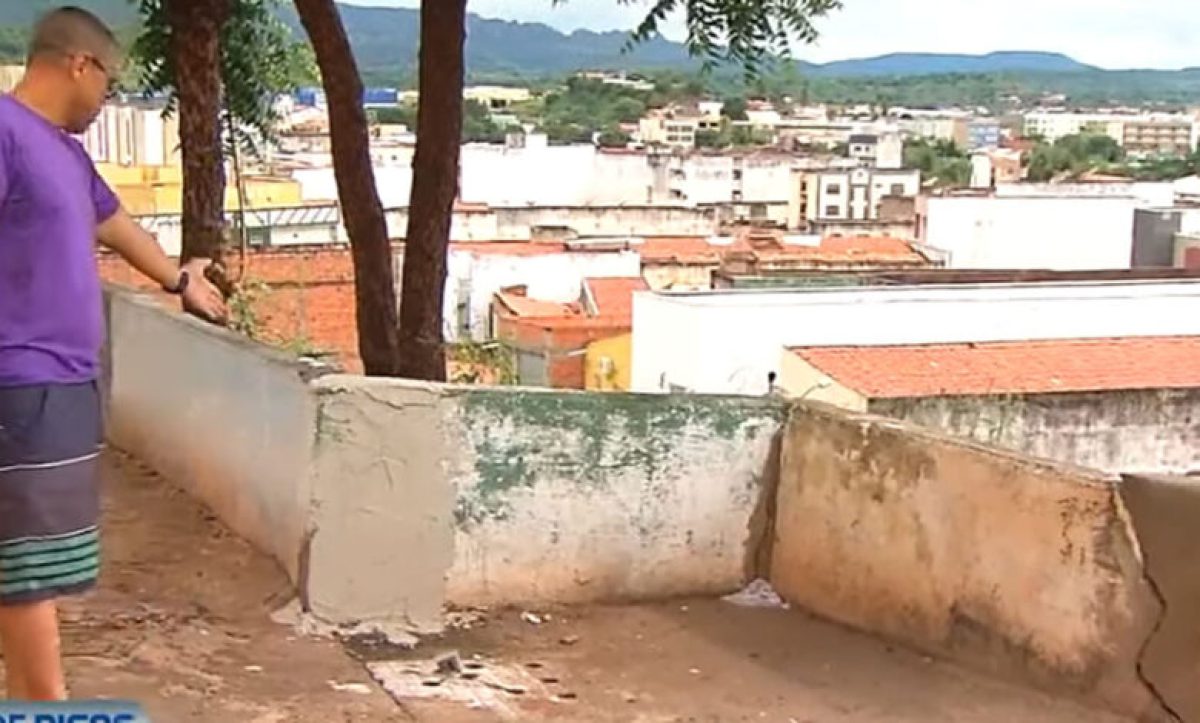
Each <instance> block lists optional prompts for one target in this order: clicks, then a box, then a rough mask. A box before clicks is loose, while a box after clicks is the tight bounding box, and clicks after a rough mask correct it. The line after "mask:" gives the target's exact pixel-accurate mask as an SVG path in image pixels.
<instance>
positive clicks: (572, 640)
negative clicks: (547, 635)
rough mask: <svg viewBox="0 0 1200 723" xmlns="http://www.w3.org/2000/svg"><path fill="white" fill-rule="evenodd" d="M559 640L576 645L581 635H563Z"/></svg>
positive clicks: (564, 643) (565, 643)
mask: <svg viewBox="0 0 1200 723" xmlns="http://www.w3.org/2000/svg"><path fill="white" fill-rule="evenodd" d="M558 642H560V643H562V644H563V645H574V644H575V643H578V642H579V636H578V635H564V636H562V638H560V639H559V641H558Z"/></svg>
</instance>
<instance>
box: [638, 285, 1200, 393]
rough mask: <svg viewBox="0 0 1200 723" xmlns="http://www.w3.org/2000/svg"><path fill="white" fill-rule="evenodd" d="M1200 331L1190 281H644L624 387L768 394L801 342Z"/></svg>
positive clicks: (1199, 301) (1197, 295) (1199, 302)
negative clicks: (725, 287) (767, 285)
mask: <svg viewBox="0 0 1200 723" xmlns="http://www.w3.org/2000/svg"><path fill="white" fill-rule="evenodd" d="M1197 334H1200V282H1197V281H1178V282H1145V281H1142V282H1111V281H1110V282H1073V283H1037V284H994V285H954V286H925V287H894V286H878V287H855V288H853V289H845V288H843V289H809V290H804V291H787V292H775V291H769V292H763V291H714V292H706V293H654V292H640V293H638V294H635V296H634V301H633V370H632V372H633V378H632V388H633V390H634V391H638V392H665V391H672V390H675V391H688V392H696V393H713V394H765V393H766V392H767V391H768V377H769V375H770V373H771V372H777V371H778V365H779V363H780V358H781V356H782V351H783V349H785V348H788V347H797V346H883V345H896V344H935V343H968V342H986V341H1021V340H1033V339H1086V338H1106V337H1121V336H1175V335H1197Z"/></svg>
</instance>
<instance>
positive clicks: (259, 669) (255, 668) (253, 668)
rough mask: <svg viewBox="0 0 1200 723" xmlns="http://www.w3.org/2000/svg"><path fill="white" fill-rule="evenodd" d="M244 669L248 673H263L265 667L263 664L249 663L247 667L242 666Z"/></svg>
mask: <svg viewBox="0 0 1200 723" xmlns="http://www.w3.org/2000/svg"><path fill="white" fill-rule="evenodd" d="M242 670H244V671H246V672H247V673H261V672H263V667H262V666H261V665H247V666H246V667H245V668H242Z"/></svg>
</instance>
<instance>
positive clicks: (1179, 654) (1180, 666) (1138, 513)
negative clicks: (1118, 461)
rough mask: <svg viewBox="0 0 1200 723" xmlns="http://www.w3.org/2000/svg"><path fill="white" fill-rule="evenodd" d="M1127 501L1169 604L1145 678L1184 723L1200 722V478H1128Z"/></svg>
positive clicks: (1145, 662) (1150, 646) (1149, 568)
mask: <svg viewBox="0 0 1200 723" xmlns="http://www.w3.org/2000/svg"><path fill="white" fill-rule="evenodd" d="M1121 496H1122V498H1123V499H1124V500H1125V504H1126V505H1127V506H1128V508H1129V513H1130V516H1131V517H1132V519H1133V526H1134V530H1136V532H1137V537H1138V541H1139V542H1140V543H1141V548H1142V553H1143V555H1144V557H1145V565H1146V574H1147V577H1148V579H1149V580H1150V582H1151V584H1152V586H1153V587H1154V589H1155V590H1156V591H1157V593H1158V594H1159V596H1160V598H1161V602H1162V604H1163V614H1162V617H1161V618H1160V620H1159V622H1158V625H1157V626H1156V627H1155V630H1154V633H1153V635H1152V636H1151V637H1150V638H1149V640H1147V641H1146V646H1145V648H1144V650H1143V654H1142V659H1141V670H1142V675H1143V677H1144V678H1145V680H1146V681H1147V683H1148V684H1149V685H1151V686H1153V687H1154V689H1155V690H1156V691H1157V692H1158V693H1159V695H1161V696H1162V699H1163V701H1164V703H1165V704H1166V705H1167V706H1168V707H1169V708H1170V709H1171V710H1172V711H1173V712H1174V713H1175V714H1176V715H1177V716H1178V717H1179V719H1180V720H1184V721H1200V688H1198V687H1197V686H1196V681H1197V680H1200V571H1198V570H1197V567H1198V566H1200V535H1198V534H1197V526H1196V521H1197V520H1200V479H1195V478H1190V477H1161V476H1156V477H1149V476H1127V477H1125V480H1124V483H1123V484H1122V485H1121Z"/></svg>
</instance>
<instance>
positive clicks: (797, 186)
mask: <svg viewBox="0 0 1200 723" xmlns="http://www.w3.org/2000/svg"><path fill="white" fill-rule="evenodd" d="M920 190H921V172H920V171H918V170H915V169H911V170H910V169H903V168H897V169H885V168H855V169H851V170H844V169H827V170H818V171H803V170H799V169H797V170H795V171H793V172H792V193H791V195H790V197H789V199H788V225H789V226H790V227H792V228H801V227H803V226H805V225H807V224H809V223H814V222H824V221H875V220H878V219H879V207H880V204H881V203H882V202H883V199H885V198H915V197H916V196H917V194H918V193H919V192H920Z"/></svg>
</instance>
